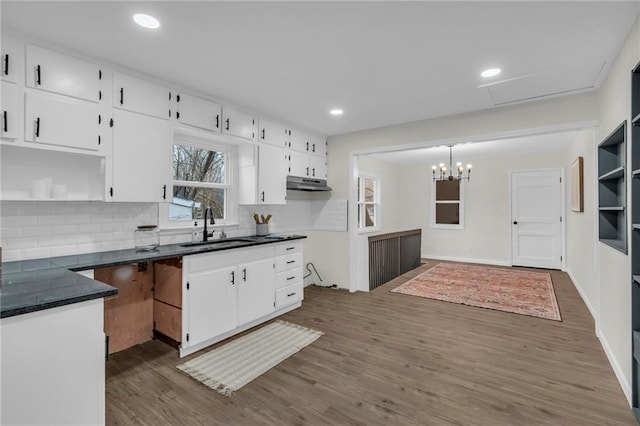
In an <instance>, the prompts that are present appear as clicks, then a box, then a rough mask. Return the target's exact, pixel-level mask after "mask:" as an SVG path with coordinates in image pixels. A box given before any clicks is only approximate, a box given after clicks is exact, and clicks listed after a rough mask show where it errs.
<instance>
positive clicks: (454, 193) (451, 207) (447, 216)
mask: <svg viewBox="0 0 640 426" xmlns="http://www.w3.org/2000/svg"><path fill="white" fill-rule="evenodd" d="M460 183H461V181H460V180H459V179H453V180H437V181H435V182H433V186H432V194H433V203H432V206H433V208H432V214H431V217H432V218H433V219H432V222H431V227H432V228H444V229H464V203H463V188H462V185H461V184H460Z"/></svg>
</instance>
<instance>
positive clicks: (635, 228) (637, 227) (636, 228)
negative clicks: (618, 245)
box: [631, 223, 640, 231]
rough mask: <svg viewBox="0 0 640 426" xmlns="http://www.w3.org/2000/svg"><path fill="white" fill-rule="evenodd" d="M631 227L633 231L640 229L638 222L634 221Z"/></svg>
mask: <svg viewBox="0 0 640 426" xmlns="http://www.w3.org/2000/svg"><path fill="white" fill-rule="evenodd" d="M631 229H633V230H634V231H640V223H634V224H633V225H631Z"/></svg>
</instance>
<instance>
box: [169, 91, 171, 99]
mask: <svg viewBox="0 0 640 426" xmlns="http://www.w3.org/2000/svg"><path fill="white" fill-rule="evenodd" d="M169 100H171V92H169Z"/></svg>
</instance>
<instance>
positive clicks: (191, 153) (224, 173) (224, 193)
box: [166, 139, 237, 227]
mask: <svg viewBox="0 0 640 426" xmlns="http://www.w3.org/2000/svg"><path fill="white" fill-rule="evenodd" d="M234 152H235V150H234V148H233V147H232V146H228V145H225V144H213V143H211V141H205V140H182V139H177V140H175V141H174V144H173V147H172V166H171V174H172V177H171V182H172V187H171V199H170V200H169V202H168V203H166V204H167V207H166V225H167V226H169V227H183V226H193V223H194V222H195V221H198V222H199V225H200V226H202V225H203V223H202V221H203V220H204V219H203V217H204V212H205V209H206V208H207V207H211V210H212V212H213V217H214V219H215V221H216V224H220V225H225V224H230V223H232V222H235V221H236V215H237V202H236V195H235V190H236V188H235V187H234V186H233V185H232V182H233V174H232V171H233V158H234V155H233V154H234Z"/></svg>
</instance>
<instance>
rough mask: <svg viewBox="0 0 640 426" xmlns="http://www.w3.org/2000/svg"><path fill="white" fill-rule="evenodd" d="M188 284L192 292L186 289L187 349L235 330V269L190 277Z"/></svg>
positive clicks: (184, 339) (184, 321) (184, 331)
mask: <svg viewBox="0 0 640 426" xmlns="http://www.w3.org/2000/svg"><path fill="white" fill-rule="evenodd" d="M187 283H188V285H189V289H188V290H187V289H186V287H185V289H183V291H185V292H186V293H185V294H186V295H187V304H186V306H185V307H184V309H183V315H184V316H185V318H184V320H183V337H182V343H183V344H184V345H186V346H192V345H196V344H198V343H200V342H204V341H205V340H207V339H210V338H212V337H215V336H217V335H220V334H222V333H226V332H227V331H230V330H233V329H234V328H236V315H237V312H236V307H237V304H238V292H237V288H236V285H237V284H238V276H237V271H236V268H235V266H230V267H225V268H220V269H215V270H211V271H204V272H198V273H195V274H191V275H189V277H188V278H187ZM185 285H186V284H185ZM185 324H186V327H185ZM187 333H188V334H189V339H188V340H187Z"/></svg>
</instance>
